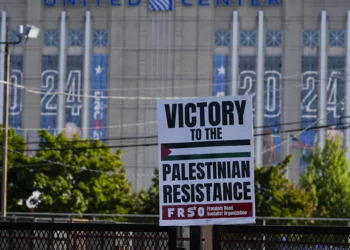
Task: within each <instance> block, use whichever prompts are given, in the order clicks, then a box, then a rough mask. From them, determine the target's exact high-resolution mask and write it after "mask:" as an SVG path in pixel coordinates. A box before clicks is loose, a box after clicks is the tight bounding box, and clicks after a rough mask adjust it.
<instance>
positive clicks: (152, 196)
mask: <svg viewBox="0 0 350 250" xmlns="http://www.w3.org/2000/svg"><path fill="white" fill-rule="evenodd" d="M133 200H134V206H133V209H132V213H134V214H151V215H158V214H159V170H158V169H155V170H154V176H153V178H152V184H151V186H150V187H149V188H148V189H147V190H140V191H139V192H136V193H134V194H133ZM130 221H132V222H143V223H146V222H148V223H151V222H153V223H156V222H158V218H132V219H131V220H130Z"/></svg>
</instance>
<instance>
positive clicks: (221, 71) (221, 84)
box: [213, 55, 231, 96]
mask: <svg viewBox="0 0 350 250" xmlns="http://www.w3.org/2000/svg"><path fill="white" fill-rule="evenodd" d="M213 59H214V60H213V96H220V95H223V96H224V95H227V94H228V93H229V91H230V85H229V82H230V72H231V71H230V57H229V56H227V55H214V58H213Z"/></svg>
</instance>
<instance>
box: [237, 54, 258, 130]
mask: <svg viewBox="0 0 350 250" xmlns="http://www.w3.org/2000/svg"><path fill="white" fill-rule="evenodd" d="M255 91H256V56H240V57H239V86H238V94H239V95H251V96H252V98H253V115H254V124H255V97H256V96H255Z"/></svg>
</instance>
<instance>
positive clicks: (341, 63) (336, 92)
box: [327, 56, 347, 126]
mask: <svg viewBox="0 0 350 250" xmlns="http://www.w3.org/2000/svg"><path fill="white" fill-rule="evenodd" d="M345 79H346V75H345V56H329V57H328V83H327V124H328V125H334V126H338V125H339V124H340V123H341V122H343V123H346V121H347V119H345V117H344V101H345V100H344V97H345V96H344V94H345Z"/></svg>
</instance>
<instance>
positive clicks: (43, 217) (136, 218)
mask: <svg viewBox="0 0 350 250" xmlns="http://www.w3.org/2000/svg"><path fill="white" fill-rule="evenodd" d="M76 219H86V220H88V221H89V223H96V222H98V223H146V224H148V223H158V220H159V216H158V215H154V214H93V213H86V214H79V213H41V212H9V213H8V216H7V217H5V218H4V217H0V220H2V221H14V222H16V221H17V222H19V221H27V222H67V223H69V222H74V221H75V220H76ZM256 222H257V223H256V224H258V225H264V226H265V225H286V224H294V225H298V224H301V225H336V226H350V218H303V217H257V218H256Z"/></svg>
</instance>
